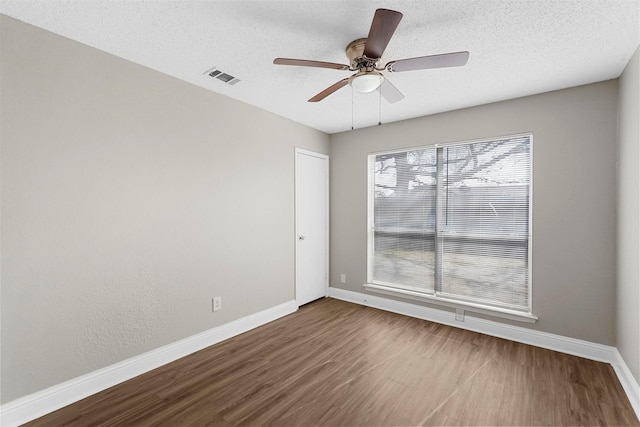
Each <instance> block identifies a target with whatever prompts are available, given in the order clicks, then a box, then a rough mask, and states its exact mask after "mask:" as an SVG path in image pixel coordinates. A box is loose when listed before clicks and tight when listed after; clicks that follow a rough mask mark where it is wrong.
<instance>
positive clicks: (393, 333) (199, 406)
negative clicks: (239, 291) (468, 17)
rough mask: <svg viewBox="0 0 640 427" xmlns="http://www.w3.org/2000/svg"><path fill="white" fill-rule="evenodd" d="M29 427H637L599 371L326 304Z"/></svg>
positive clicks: (519, 347) (527, 349) (618, 391)
mask: <svg viewBox="0 0 640 427" xmlns="http://www.w3.org/2000/svg"><path fill="white" fill-rule="evenodd" d="M27 425H29V426H67V425H68V426H111V425H125V426H131V425H141V426H148V425H153V426H190V425H195V426H204V425H207V426H208V425H218V426H245V425H246V426H252V425H277V426H309V425H314V426H315V425H328V426H335V425H341V426H342V425H348V426H396V425H402V426H417V425H456V426H458V425H492V426H493V425H510V426H513V425H523V426H530V425H554V426H555V425H616V426H622V425H633V426H638V425H640V423H639V422H638V419H637V418H636V416H635V414H634V412H633V410H632V408H631V405H630V403H629V400H628V399H627V397H626V395H625V394H624V391H623V389H622V387H621V385H620V383H619V382H618V380H617V378H616V375H615V373H614V371H613V369H612V368H611V366H610V365H607V364H605V363H599V362H594V361H591V360H586V359H582V358H579V357H574V356H569V355H566V354H562V353H557V352H554V351H550V350H544V349H540V348H536V347H531V346H527V345H524V344H518V343H514V342H511V341H507V340H502V339H498V338H493V337H489V336H486V335H482V334H477V333H474V332H469V331H465V330H462V329H457V328H452V327H448V326H443V325H440V324H437V323H432V322H427V321H423V320H419V319H413V318H409V317H405V316H401V315H397V314H393V313H388V312H384V311H380V310H376V309H372V308H367V307H361V306H358V305H354V304H350V303H347V302H343V301H338V300H334V299H322V300H319V301H316V302H314V303H311V304H309V305H307V306H304V307H302V308H301V309H300V310H299V311H297V312H296V313H293V314H291V315H289V316H286V317H284V318H281V319H278V320H276V321H274V322H272V323H270V324H268V325H265V326H262V327H260V328H257V329H254V330H252V331H250V332H247V333H245V334H242V335H240V336H237V337H234V338H232V339H229V340H227V341H225V342H222V343H220V344H217V345H214V346H211V347H209V348H207V349H204V350H202V351H199V352H197V353H194V354H192V355H190V356H187V357H184V358H182V359H180V360H177V361H175V362H173V363H171V364H169V365H166V366H163V367H161V368H158V369H156V370H154V371H151V372H148V373H147V374H144V375H141V376H139V377H137V378H134V379H131V380H129V381H127V382H125V383H122V384H120V385H117V386H115V387H112V388H110V389H108V390H105V391H103V392H101V393H98V394H96V395H94V396H91V397H88V398H86V399H84V400H82V401H79V402H77V403H75V404H73V405H70V406H67V407H65V408H62V409H60V410H58V411H56V412H53V413H51V414H48V415H46V416H44V417H42V418H40V419H38V420H35V421H33V422H31V423H28V424H27Z"/></svg>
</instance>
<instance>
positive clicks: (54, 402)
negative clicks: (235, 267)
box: [0, 300, 298, 427]
mask: <svg viewBox="0 0 640 427" xmlns="http://www.w3.org/2000/svg"><path fill="white" fill-rule="evenodd" d="M297 309H298V306H297V304H296V302H295V301H294V300H291V301H287V302H285V303H283V304H280V305H277V306H275V307H271V308H268V309H266V310H263V311H260V312H258V313H254V314H250V315H248V316H246V317H243V318H241V319H238V320H234V321H233V322H229V323H226V324H224V325H221V326H218V327H215V328H212V329H209V330H208V331H204V332H201V333H199V334H196V335H192V336H190V337H188V338H185V339H182V340H179V341H176V342H173V343H171V344H167V345H165V346H162V347H159V348H156V349H155V350H151V351H149V352H147V353H143V354H140V355H138V356H134V357H132V358H130V359H127V360H123V361H122V362H118V363H116V364H113V365H111V366H107V367H105V368H102V369H99V370H97V371H93V372H90V373H88V374H86V375H82V376H80V377H77V378H74V379H71V380H69V381H65V382H63V383H61V384H57V385H54V386H52V387H49V388H47V389H45V390H41V391H39V392H36V393H33V394H30V395H27V396H24V397H21V398H19V399H16V400H14V401H11V402H9V403H6V404H4V405H2V407H0V420H1V422H2V426H6V427H9V426H18V425H20V424H24V423H26V422H29V421H31V420H34V419H36V418H39V417H41V416H43V415H45V414H48V413H50V412H53V411H55V410H57V409H60V408H62V407H64V406H67V405H70V404H71V403H74V402H77V401H79V400H81V399H84V398H85V397H88V396H91V395H92V394H95V393H98V392H100V391H102V390H105V389H107V388H109V387H112V386H114V385H116V384H119V383H121V382H123V381H126V380H129V379H131V378H133V377H136V376H138V375H141V374H144V373H145V372H149V371H151V370H152V369H155V368H158V367H160V366H163V365H166V364H167V363H170V362H173V361H174V360H177V359H180V358H181V357H184V356H187V355H189V354H191V353H194V352H196V351H199V350H202V349H203V348H206V347H209V346H211V345H214V344H217V343H219V342H221V341H224V340H226V339H229V338H231V337H234V336H236V335H239V334H242V333H244V332H247V331H249V330H251V329H254V328H257V327H258V326H262V325H264V324H266V323H269V322H272V321H274V320H276V319H278V318H280V317H283V316H286V315H288V314H291V313H293V312H295V311H296V310H297Z"/></svg>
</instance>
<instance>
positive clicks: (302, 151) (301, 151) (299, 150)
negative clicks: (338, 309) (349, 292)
mask: <svg viewBox="0 0 640 427" xmlns="http://www.w3.org/2000/svg"><path fill="white" fill-rule="evenodd" d="M299 154H302V155H307V156H311V157H317V158H320V159H323V160H325V172H326V189H327V191H326V194H325V206H326V212H325V228H324V235H325V238H324V241H325V243H324V245H325V275H324V291H325V292H324V295H325V297H326V296H328V295H329V191H330V190H329V156H328V155H326V154H322V153H317V152H315V151H310V150H305V149H303V148H298V147H295V154H294V159H295V161H294V203H293V205H294V210H295V212H294V218H295V223H294V227H293V229H294V236H293V238H294V242H295V243H294V244H295V247H294V282H295V283H294V297H295V300H296V304H298V307H299V306H300V305H299V303H298V294H299V293H298V235H299V233H298V224H299V218H298V215H299V212H298V190H299V184H298V171H299V170H300V169H299V165H298V155H299Z"/></svg>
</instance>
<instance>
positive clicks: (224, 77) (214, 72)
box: [204, 67, 240, 85]
mask: <svg viewBox="0 0 640 427" xmlns="http://www.w3.org/2000/svg"><path fill="white" fill-rule="evenodd" d="M204 74H206V75H208V76H210V77H213V78H214V79H218V80H220V81H221V82H224V83H227V84H230V85H234V84H236V83H238V82H239V81H240V79H238V78H236V77H234V76H232V75H231V74H227V73H225V72H223V71H221V70H218V67H213V68H210V69H208V70H207V71H205V72H204Z"/></svg>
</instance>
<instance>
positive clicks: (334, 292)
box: [329, 287, 640, 418]
mask: <svg viewBox="0 0 640 427" xmlns="http://www.w3.org/2000/svg"><path fill="white" fill-rule="evenodd" d="M329 296H330V297H331V298H335V299H340V300H343V301H348V302H352V303H355V304H360V305H365V306H368V307H373V308H378V309H380V310H385V311H391V312H393V313H398V314H403V315H405V316H411V317H415V318H418V319H423V320H429V321H432V322H436V323H441V324H444V325H449V326H454V327H456V328H461V329H467V330H470V331H474V332H479V333H482V334H486V335H491V336H494V337H499V338H505V339H508V340H511V341H516V342H521V343H524V344H529V345H533V346H536V347H542V348H546V349H549V350H554V351H559V352H562V353H567V354H571V355H574V356H579V357H584V358H585V359H591V360H596V361H599V362H605V363H609V364H611V365H612V366H613V368H614V370H615V372H616V375H617V376H618V379H619V381H620V383H621V384H622V387H623V388H624V390H625V392H626V394H627V396H628V397H629V400H630V401H631V406H632V407H633V409H634V411H635V413H636V415H637V416H638V418H640V387H639V386H638V382H637V381H636V380H635V378H634V377H633V375H631V371H630V370H629V367H628V366H627V365H626V363H625V361H624V360H623V359H622V356H621V355H620V353H619V352H618V349H617V348H615V347H611V346H607V345H602V344H596V343H592V342H589V341H584V340H579V339H575V338H569V337H564V336H562V335H555V334H551V333H548V332H540V331H536V330H533V329H528V328H523V327H520V326H513V325H508V324H505V323H500V322H495V321H491V320H486V319H480V318H477V317H473V316H472V315H469V312H465V317H464V321H457V320H455V313H452V312H449V311H446V310H439V309H435V308H430V307H424V306H420V305H416V304H411V303H407V302H402V301H396V300H392V299H388V298H383V297H379V296H376V295H371V294H365V293H361V292H353V291H348V290H345V289H339V288H333V287H329Z"/></svg>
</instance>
